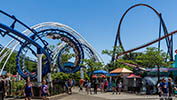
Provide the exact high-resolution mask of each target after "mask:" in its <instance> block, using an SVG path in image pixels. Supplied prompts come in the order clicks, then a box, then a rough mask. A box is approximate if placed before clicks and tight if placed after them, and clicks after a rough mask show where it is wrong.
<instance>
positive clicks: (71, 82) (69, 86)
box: [68, 78, 74, 94]
mask: <svg viewBox="0 0 177 100" xmlns="http://www.w3.org/2000/svg"><path fill="white" fill-rule="evenodd" d="M73 86H74V82H73V80H72V78H71V79H69V81H68V93H69V94H72V87H73Z"/></svg>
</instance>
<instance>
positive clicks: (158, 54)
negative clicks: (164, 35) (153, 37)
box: [136, 47, 172, 68]
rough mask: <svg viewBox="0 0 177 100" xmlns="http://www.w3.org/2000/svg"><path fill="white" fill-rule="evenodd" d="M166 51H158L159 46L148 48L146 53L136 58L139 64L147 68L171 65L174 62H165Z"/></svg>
mask: <svg viewBox="0 0 177 100" xmlns="http://www.w3.org/2000/svg"><path fill="white" fill-rule="evenodd" d="M165 58H166V53H165V52H163V51H162V50H161V51H158V49H157V48H155V47H151V48H147V49H146V51H145V53H143V54H141V55H139V56H138V57H137V59H136V62H137V64H139V65H141V66H143V67H145V68H153V67H155V66H163V67H169V66H170V64H171V63H172V62H165Z"/></svg>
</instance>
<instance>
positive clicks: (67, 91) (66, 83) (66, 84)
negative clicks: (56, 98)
mask: <svg viewBox="0 0 177 100" xmlns="http://www.w3.org/2000/svg"><path fill="white" fill-rule="evenodd" d="M65 92H66V93H67V94H69V90H68V81H65Z"/></svg>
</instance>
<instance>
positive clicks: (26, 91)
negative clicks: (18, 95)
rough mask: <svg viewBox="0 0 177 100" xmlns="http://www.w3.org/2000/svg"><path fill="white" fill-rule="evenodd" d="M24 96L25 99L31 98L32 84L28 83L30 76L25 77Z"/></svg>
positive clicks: (29, 99)
mask: <svg viewBox="0 0 177 100" xmlns="http://www.w3.org/2000/svg"><path fill="white" fill-rule="evenodd" d="M24 96H25V100H31V97H32V96H33V89H32V84H31V83H30V77H28V78H27V80H26V84H25V86H24Z"/></svg>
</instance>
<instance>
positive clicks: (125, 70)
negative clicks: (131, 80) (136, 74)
mask: <svg viewBox="0 0 177 100" xmlns="http://www.w3.org/2000/svg"><path fill="white" fill-rule="evenodd" d="M110 73H111V74H113V73H133V72H132V71H131V70H129V69H126V68H117V69H115V70H113V71H111V72H110Z"/></svg>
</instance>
